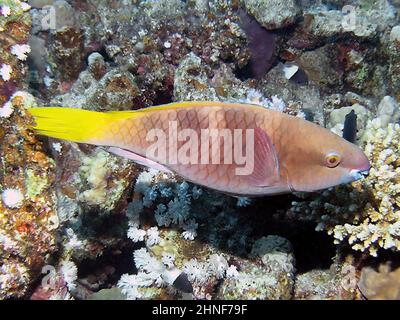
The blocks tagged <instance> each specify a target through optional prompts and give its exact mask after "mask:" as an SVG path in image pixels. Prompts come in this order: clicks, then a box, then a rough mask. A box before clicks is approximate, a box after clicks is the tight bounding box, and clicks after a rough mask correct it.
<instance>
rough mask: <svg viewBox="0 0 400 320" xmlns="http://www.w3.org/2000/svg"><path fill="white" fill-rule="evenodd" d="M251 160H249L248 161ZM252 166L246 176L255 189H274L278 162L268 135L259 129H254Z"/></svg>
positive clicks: (277, 173) (277, 175) (277, 180)
mask: <svg viewBox="0 0 400 320" xmlns="http://www.w3.org/2000/svg"><path fill="white" fill-rule="evenodd" d="M248 160H251V159H248ZM253 162H254V166H253V171H252V173H251V174H249V175H248V176H247V179H248V181H249V183H251V184H252V185H254V186H257V187H274V186H276V184H277V183H278V182H279V177H280V173H279V160H278V155H277V153H276V150H275V147H274V144H273V143H272V140H271V138H270V137H269V135H268V134H267V133H266V132H265V131H264V130H263V129H261V128H255V129H254V161H253Z"/></svg>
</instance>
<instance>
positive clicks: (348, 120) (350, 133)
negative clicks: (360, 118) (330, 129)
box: [342, 110, 357, 143]
mask: <svg viewBox="0 0 400 320" xmlns="http://www.w3.org/2000/svg"><path fill="white" fill-rule="evenodd" d="M342 133H343V134H342V138H343V139H345V140H347V141H349V142H351V143H354V142H356V137H357V115H356V113H355V112H354V110H351V111H350V112H349V113H348V114H346V117H345V118H344V125H343V131H342Z"/></svg>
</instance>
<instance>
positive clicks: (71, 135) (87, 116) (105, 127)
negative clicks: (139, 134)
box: [28, 107, 135, 144]
mask: <svg viewBox="0 0 400 320" xmlns="http://www.w3.org/2000/svg"><path fill="white" fill-rule="evenodd" d="M28 111H29V113H30V114H31V115H32V116H33V117H34V118H35V122H36V125H34V126H33V127H32V129H34V130H35V132H36V133H37V134H40V135H45V136H48V137H53V138H59V139H64V140H70V141H75V142H84V143H94V144H100V143H99V142H101V141H102V140H103V138H104V137H105V136H106V135H107V134H109V131H110V128H111V126H112V125H113V123H114V122H115V121H118V120H122V119H127V118H130V117H133V116H134V115H135V111H116V112H96V111H88V110H82V109H75V108H61V107H40V108H30V109H28Z"/></svg>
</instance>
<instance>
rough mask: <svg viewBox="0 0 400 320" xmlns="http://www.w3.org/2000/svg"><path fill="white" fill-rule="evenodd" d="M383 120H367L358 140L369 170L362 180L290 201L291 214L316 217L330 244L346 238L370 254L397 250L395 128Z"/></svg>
mask: <svg viewBox="0 0 400 320" xmlns="http://www.w3.org/2000/svg"><path fill="white" fill-rule="evenodd" d="M382 119H383V118H382ZM382 119H381V118H380V117H378V118H375V119H373V120H370V121H369V122H368V123H367V126H366V129H365V133H364V135H363V137H362V138H361V140H362V141H363V148H364V150H365V153H366V155H367V156H368V158H369V160H370V162H371V166H372V167H371V170H370V174H369V176H368V177H367V178H366V179H365V180H362V181H357V182H354V183H353V184H352V185H346V186H339V187H336V188H334V189H330V190H326V191H323V192H320V193H318V194H317V195H316V196H313V197H311V199H309V200H307V201H299V202H293V204H292V205H293V206H292V208H291V209H290V213H291V214H292V215H294V216H301V217H302V218H306V219H310V218H312V219H316V220H317V221H318V225H317V230H327V231H328V233H329V234H332V235H333V236H334V238H335V243H341V242H343V241H345V240H346V241H347V242H348V243H349V244H350V245H351V247H352V248H353V249H354V250H360V251H367V252H369V253H370V254H371V255H373V256H376V255H377V253H378V249H380V248H382V249H391V250H393V251H399V250H400V210H399V209H400V202H399V196H400V148H399V143H400V126H399V124H397V123H396V124H395V123H389V124H387V126H385V127H382V123H384V120H382ZM384 124H385V125H386V123H384Z"/></svg>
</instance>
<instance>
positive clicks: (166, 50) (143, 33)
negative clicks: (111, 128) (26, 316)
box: [0, 0, 400, 299]
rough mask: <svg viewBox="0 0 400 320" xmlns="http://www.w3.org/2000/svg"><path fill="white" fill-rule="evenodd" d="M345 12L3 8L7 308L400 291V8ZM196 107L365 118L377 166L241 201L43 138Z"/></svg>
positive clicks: (386, 5)
mask: <svg viewBox="0 0 400 320" xmlns="http://www.w3.org/2000/svg"><path fill="white" fill-rule="evenodd" d="M341 4H342V1H333V2H332V1H324V0H320V1H283V0H278V1H276V0H275V1H270V0H239V1H236V0H235V1H233V0H232V1H230V0H219V1H218V0H215V1H203V0H188V1H180V0H171V1H156V0H151V1H150V0H142V1H114V2H112V5H110V1H105V0H100V1H73V0H71V1H65V0H55V1H53V0H49V1H42V0H31V1H29V3H28V2H24V1H19V0H0V163H1V165H0V166H1V168H2V169H1V172H0V298H1V299H15V298H22V299H157V298H163V299H166V298H169V299H182V298H185V299H365V298H367V299H374V298H380V297H387V298H397V299H398V296H396V295H388V294H387V293H388V292H389V291H390V292H393V291H392V289H391V288H393V286H394V288H396V286H398V285H399V282H400V281H399V279H400V275H399V271H398V270H399V269H398V267H399V258H398V257H399V256H398V254H399V253H398V252H399V250H400V211H399V206H400V204H399V192H400V175H399V174H400V171H399V170H400V169H399V164H400V160H399V157H400V150H399V139H400V128H399V124H398V122H399V117H400V113H399V105H398V101H399V99H400V90H399V89H400V32H399V30H400V21H399V17H398V10H399V4H398V1H387V0H368V1H361V0H351V1H347V2H346V4H347V5H346V6H342V5H341ZM257 39H259V40H260V41H263V44H261V43H259V42H257ZM263 57H264V58H265V59H263ZM298 72H301V74H297V73H298ZM296 74H297V75H296ZM299 79H300V80H301V81H300V80H299ZM184 100H187V101H204V100H207V101H221V102H238V103H251V104H258V105H262V106H264V107H266V108H268V109H273V110H278V111H280V112H284V113H287V114H290V115H294V116H298V117H302V118H304V117H307V119H312V121H313V122H314V123H316V124H319V125H321V126H323V127H326V128H328V129H331V131H333V132H334V133H336V134H337V135H339V136H342V134H343V132H342V131H343V126H344V123H345V118H346V115H348V114H349V113H350V112H351V110H354V113H355V114H356V116H357V118H356V119H357V120H356V126H357V128H356V129H357V131H356V140H355V144H357V145H358V146H359V147H360V148H362V149H363V150H364V152H365V154H366V155H367V157H368V158H369V161H370V162H371V170H370V174H369V176H368V177H367V178H365V179H363V180H361V181H357V182H354V183H351V184H347V185H343V186H338V187H334V188H331V189H329V190H323V191H320V192H317V193H311V194H299V193H295V194H287V195H280V196H273V197H263V198H256V199H249V198H244V197H242V198H239V199H238V198H234V197H231V196H229V195H225V194H222V193H218V192H215V191H212V190H209V189H207V188H202V187H200V186H198V185H194V184H192V183H190V182H186V181H184V180H183V179H182V178H180V177H179V176H174V175H171V174H168V173H163V172H159V171H155V170H151V169H150V170H148V169H146V168H144V167H142V166H140V165H137V164H135V163H134V162H132V161H130V160H128V159H125V158H122V157H119V156H116V155H113V154H111V153H109V152H108V151H107V149H105V148H103V147H96V146H90V145H86V144H76V143H72V142H68V141H63V140H57V139H46V138H41V137H39V136H36V135H34V133H33V132H32V131H31V130H30V129H29V128H31V127H32V126H33V125H34V120H33V119H32V117H31V116H30V115H29V112H27V111H28V110H29V108H30V107H35V106H61V107H74V108H79V109H86V110H92V111H117V110H118V111H121V110H136V109H140V108H145V107H150V106H154V105H160V104H164V103H170V102H177V101H184ZM353 134H354V131H353ZM306 142H307V141H305V143H306ZM387 261H389V264H387V263H386V262H387ZM379 265H380V267H379V268H376V266H379ZM188 283H189V284H188Z"/></svg>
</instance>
